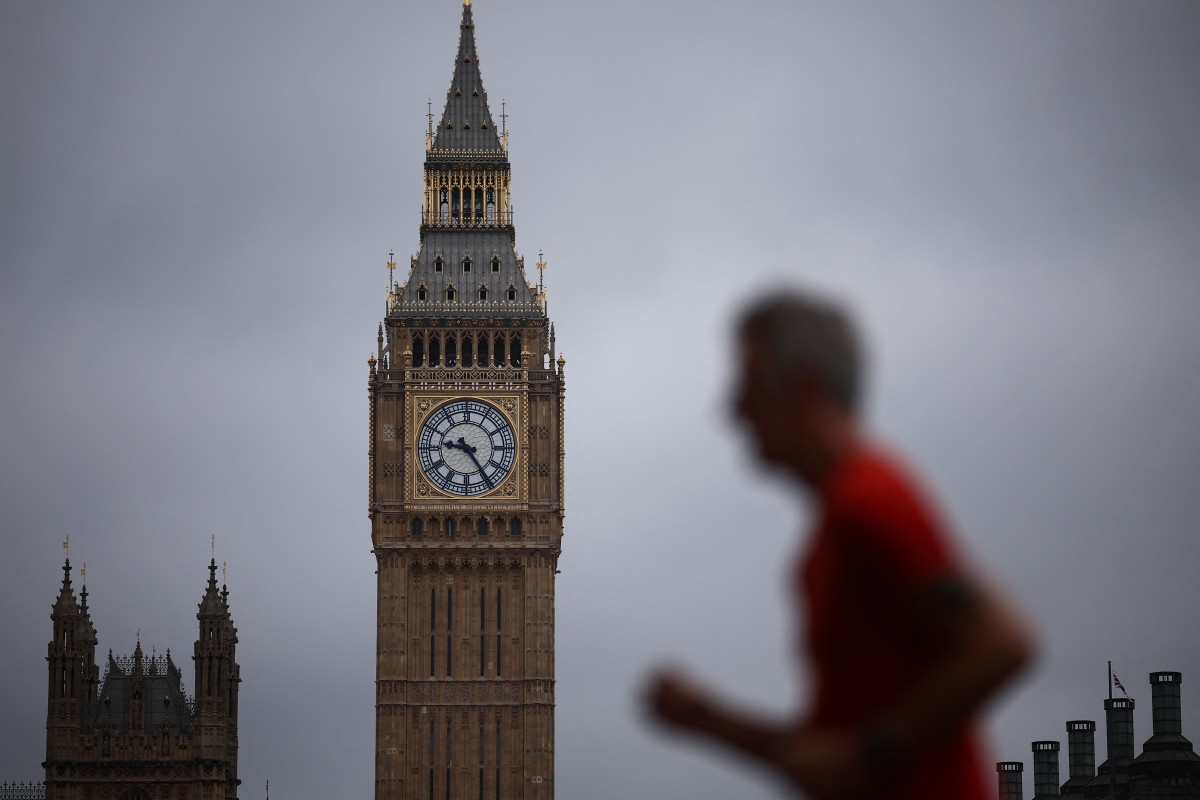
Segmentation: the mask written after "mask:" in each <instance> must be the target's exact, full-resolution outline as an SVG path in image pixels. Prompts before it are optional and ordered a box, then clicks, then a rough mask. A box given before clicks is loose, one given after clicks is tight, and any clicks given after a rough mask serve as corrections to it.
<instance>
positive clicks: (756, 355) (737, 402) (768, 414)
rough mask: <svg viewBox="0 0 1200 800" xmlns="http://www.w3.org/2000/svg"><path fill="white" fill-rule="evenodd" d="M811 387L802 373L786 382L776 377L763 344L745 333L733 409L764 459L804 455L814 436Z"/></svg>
mask: <svg viewBox="0 0 1200 800" xmlns="http://www.w3.org/2000/svg"><path fill="white" fill-rule="evenodd" d="M812 388H813V387H812V381H811V380H806V379H805V378H804V377H803V376H800V377H798V378H796V379H794V380H791V381H787V382H786V383H784V382H781V381H779V380H777V379H775V378H774V377H773V376H772V375H771V372H770V370H769V368H768V365H767V362H766V354H765V352H764V349H763V347H762V346H761V345H760V344H759V343H758V342H756V341H755V340H754V337H752V336H746V337H743V339H742V346H741V370H740V375H739V380H738V383H737V386H736V388H735V389H734V396H733V411H734V415H735V416H736V418H737V419H738V421H740V422H741V423H743V424H744V425H745V426H746V429H747V430H748V431H749V433H750V435H751V437H752V438H753V439H754V442H755V444H756V445H757V446H758V455H759V458H761V459H762V460H763V461H764V462H766V463H768V464H787V463H795V461H796V459H797V458H803V456H804V455H805V451H806V450H807V449H808V447H809V442H810V440H811V436H810V435H809V432H808V431H809V427H810V425H809V422H810V418H811V412H812V403H813V401H814V399H815V398H814V396H813V392H812Z"/></svg>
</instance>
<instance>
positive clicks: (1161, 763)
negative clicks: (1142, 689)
mask: <svg viewBox="0 0 1200 800" xmlns="http://www.w3.org/2000/svg"><path fill="white" fill-rule="evenodd" d="M1182 683H1183V676H1182V675H1181V674H1180V673H1178V672H1152V673H1150V691H1151V703H1152V706H1153V726H1154V730H1153V735H1152V736H1151V737H1150V738H1149V739H1147V740H1146V742H1145V743H1144V744H1143V745H1142V752H1141V754H1140V755H1139V754H1136V753H1135V752H1134V731H1133V711H1134V707H1135V704H1134V701H1133V699H1132V698H1129V697H1110V698H1109V699H1107V700H1105V701H1104V716H1105V740H1106V744H1107V748H1106V753H1107V756H1108V757H1107V758H1106V759H1105V761H1104V763H1102V764H1101V765H1100V766H1099V768H1097V767H1096V723H1095V721H1094V720H1080V719H1077V720H1071V721H1070V722H1068V723H1067V726H1066V729H1067V759H1068V761H1067V763H1068V773H1067V780H1066V782H1065V783H1062V784H1060V783H1059V742H1057V741H1038V742H1034V743H1033V782H1034V794H1033V797H1034V800H1044V798H1048V797H1059V798H1069V799H1070V800H1200V756H1198V755H1197V754H1196V752H1195V750H1194V749H1193V748H1192V743H1191V742H1190V741H1189V740H1188V739H1187V738H1185V737H1184V735H1183V720H1182V704H1181V702H1180V686H1181V684H1182ZM1023 773H1024V764H1023V763H1022V762H1020V761H1001V762H999V763H997V764H996V775H997V783H998V786H999V796H1000V800H1023V797H1024V794H1023V786H1022V775H1023Z"/></svg>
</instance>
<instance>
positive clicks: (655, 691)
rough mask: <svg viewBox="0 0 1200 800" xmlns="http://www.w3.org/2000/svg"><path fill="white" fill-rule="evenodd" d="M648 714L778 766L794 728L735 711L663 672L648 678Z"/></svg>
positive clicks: (675, 676)
mask: <svg viewBox="0 0 1200 800" xmlns="http://www.w3.org/2000/svg"><path fill="white" fill-rule="evenodd" d="M646 705H647V709H648V711H649V712H650V713H651V714H652V715H653V716H654V717H655V718H656V719H658V721H660V722H662V723H664V724H666V725H668V726H670V727H672V728H675V729H677V730H680V731H685V732H688V733H693V734H697V735H699V736H702V737H704V738H707V739H712V740H714V741H716V742H718V743H720V744H723V745H725V746H727V747H730V748H732V749H733V750H735V751H737V752H739V753H741V754H742V755H744V756H748V757H749V758H751V759H753V760H756V761H761V762H766V763H768V764H773V765H778V763H779V760H780V758H781V756H782V755H783V754H784V753H785V751H786V749H787V747H788V743H789V742H790V740H791V738H792V737H793V736H794V733H795V726H794V725H791V724H786V723H781V722H771V721H767V720H764V719H760V718H757V717H753V716H750V715H747V714H743V713H740V712H737V711H734V710H732V709H730V708H727V707H724V706H722V705H720V704H718V703H717V702H715V701H714V700H713V699H712V698H711V697H710V696H709V695H708V694H707V693H705V692H703V691H702V690H700V689H699V688H697V687H696V686H694V685H693V684H692V683H691V682H690V681H689V680H687V679H686V678H684V677H683V676H682V675H681V674H680V673H678V672H675V671H672V670H665V671H662V672H659V673H657V674H656V675H655V676H653V678H652V679H651V683H650V687H649V691H648V692H647V694H646Z"/></svg>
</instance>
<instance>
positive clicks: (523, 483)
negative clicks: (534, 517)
mask: <svg viewBox="0 0 1200 800" xmlns="http://www.w3.org/2000/svg"><path fill="white" fill-rule="evenodd" d="M526 399H527V398H526V393H525V392H520V391H511V392H488V393H486V394H484V393H480V394H470V393H467V392H463V391H451V392H420V393H415V394H413V395H412V402H411V403H410V405H409V426H408V429H409V430H410V431H412V436H411V440H410V441H409V442H407V443H406V446H405V448H404V472H405V474H406V475H407V476H408V498H409V501H410V502H413V501H415V502H425V501H430V502H438V501H443V502H444V501H447V500H450V501H454V502H455V504H456V505H463V504H471V503H479V504H486V505H488V506H492V505H495V504H496V503H497V502H506V503H514V504H522V505H523V504H526V503H527V502H528V497H529V476H528V474H527V473H526V470H525V468H524V467H525V462H526V461H527V460H528V458H529V425H528V416H529V413H528V405H529V404H528V403H527V402H526ZM455 400H472V401H475V402H477V403H487V404H488V405H489V406H491V407H492V408H494V409H496V411H498V412H499V413H500V415H501V416H502V417H504V419H505V421H507V422H508V424H509V427H511V428H512V431H513V442H514V444H515V446H516V449H517V452H516V453H515V454H514V455H513V464H512V467H511V468H510V469H509V471H508V476H507V477H506V478H505V479H504V480H503V481H502V482H501V483H500V485H499V486H497V487H495V488H494V489H492V490H491V491H488V492H484V493H482V494H476V495H471V496H470V497H464V496H462V495H459V494H451V493H450V492H447V491H444V490H443V489H441V488H440V487H438V486H437V485H436V484H434V483H432V482H430V481H428V480H426V478H425V473H424V471H423V470H422V469H421V466H420V459H419V458H418V457H417V440H418V438H419V432H420V430H421V425H422V424H423V423H424V422H425V419H426V418H427V417H428V416H429V415H430V414H431V413H432V412H433V411H435V410H436V409H438V408H441V407H442V406H443V405H445V404H446V403H450V402H453V401H455Z"/></svg>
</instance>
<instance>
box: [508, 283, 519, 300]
mask: <svg viewBox="0 0 1200 800" xmlns="http://www.w3.org/2000/svg"><path fill="white" fill-rule="evenodd" d="M507 294H508V299H509V300H516V299H517V289H516V287H515V286H513V285H512V284H509V286H508V293H507Z"/></svg>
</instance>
